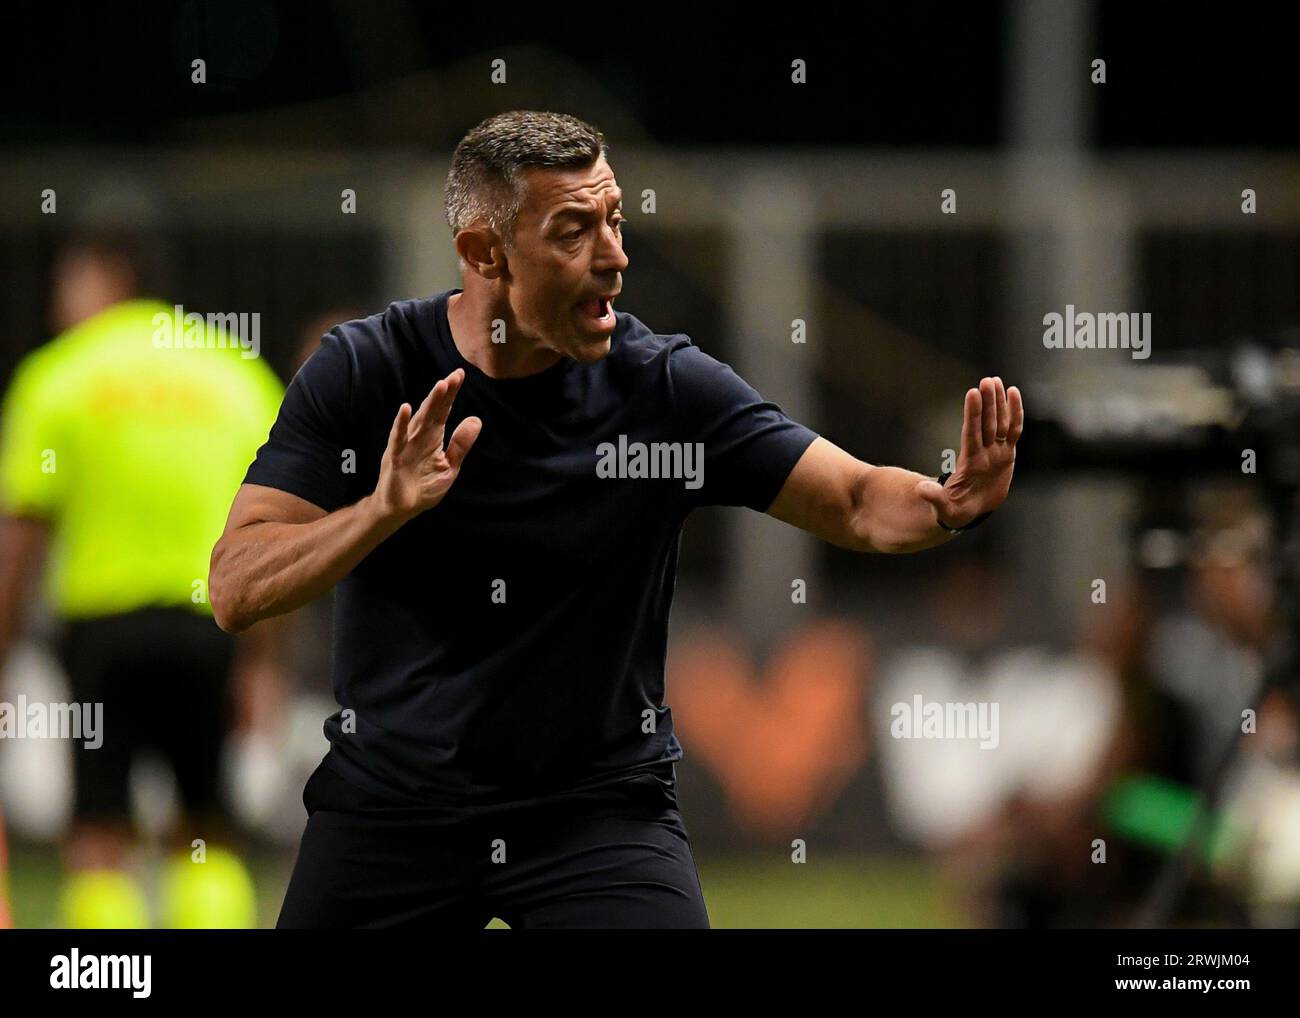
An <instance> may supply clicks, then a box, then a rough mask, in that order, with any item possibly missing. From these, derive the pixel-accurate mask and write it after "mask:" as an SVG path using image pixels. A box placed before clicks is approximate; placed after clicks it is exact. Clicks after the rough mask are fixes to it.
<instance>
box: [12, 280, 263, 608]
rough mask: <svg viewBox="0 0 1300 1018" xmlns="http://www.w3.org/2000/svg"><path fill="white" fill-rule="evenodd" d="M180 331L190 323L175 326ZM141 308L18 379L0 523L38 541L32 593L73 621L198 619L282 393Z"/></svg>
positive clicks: (230, 348) (44, 355)
mask: <svg viewBox="0 0 1300 1018" xmlns="http://www.w3.org/2000/svg"><path fill="white" fill-rule="evenodd" d="M186 317H189V316H186ZM186 327H187V326H186V323H185V322H184V321H180V320H177V316H176V315H175V313H174V311H173V309H172V308H171V307H169V306H168V305H166V304H163V303H161V302H159V301H154V300H129V301H123V302H121V303H119V304H115V305H113V306H112V307H110V308H107V309H105V310H104V311H102V312H100V313H99V314H97V315H94V316H93V317H91V318H88V319H87V320H86V321H84V322H82V323H80V324H78V325H76V326H74V327H73V328H71V329H69V330H68V331H67V332H64V333H62V334H61V335H59V336H58V337H56V338H55V339H53V340H51V341H50V342H49V343H47V344H46V345H45V346H43V347H41V348H39V349H37V350H35V351H33V352H32V353H30V354H29V355H28V356H27V357H25V358H24V359H23V360H22V361H21V362H20V363H19V365H18V368H17V370H16V371H15V373H14V377H13V381H12V383H11V384H10V387H9V391H8V392H7V393H6V395H5V400H4V405H3V411H2V413H0V511H3V512H4V513H6V514H8V515H11V516H31V517H37V518H41V519H44V520H46V521H48V522H49V524H50V525H51V528H52V532H51V538H52V541H51V546H50V549H49V558H48V560H47V566H46V572H45V577H44V582H45V593H46V596H47V597H48V598H49V601H50V604H51V605H52V607H53V608H54V609H55V611H57V612H58V613H59V614H60V615H62V616H64V617H69V618H85V617H92V616H99V615H107V614H113V613H116V612H123V611H130V610H132V609H135V608H139V607H144V606H147V605H178V606H185V607H189V608H192V609H193V610H194V611H196V612H198V613H200V614H211V608H210V607H209V605H208V597H207V582H208V561H209V558H210V556H211V553H212V546H213V545H214V544H215V543H216V541H217V539H218V538H219V537H220V536H221V531H222V528H223V527H224V525H225V520H226V515H227V513H228V512H229V510H230V503H231V500H232V499H233V498H234V495H235V491H236V490H237V489H238V488H239V485H240V482H241V481H242V480H243V476H244V472H245V470H246V469H247V467H248V464H249V463H250V462H252V460H253V458H254V456H255V455H256V453H257V449H258V447H259V446H260V445H261V444H262V443H263V442H265V441H266V437H267V433H268V431H269V430H270V427H271V424H272V422H273V421H274V420H275V416H276V413H277V411H278V409H279V406H280V401H281V399H282V398H283V396H284V387H283V386H282V385H281V383H280V380H279V379H278V378H277V377H276V375H275V373H274V372H273V371H272V370H271V368H270V367H269V366H268V365H267V364H266V363H265V362H264V361H263V360H262V359H261V358H260V357H259V356H250V354H251V353H253V352H254V350H255V348H251V349H246V348H244V347H241V345H240V344H239V341H238V339H237V338H236V337H233V336H229V335H228V334H226V333H224V332H222V331H221V330H220V329H219V328H217V327H213V326H210V325H208V324H206V321H205V322H204V323H199V322H197V321H193V322H192V323H191V324H190V325H189V326H188V327H189V330H190V331H189V339H190V341H189V343H188V344H187V343H186V342H183V341H182V338H183V337H184V335H185V329H186Z"/></svg>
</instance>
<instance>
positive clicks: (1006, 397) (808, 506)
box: [767, 377, 1025, 554]
mask: <svg viewBox="0 0 1300 1018" xmlns="http://www.w3.org/2000/svg"><path fill="white" fill-rule="evenodd" d="M1024 423H1025V411H1024V406H1023V404H1022V401H1021V398H1020V390H1019V389H1017V388H1016V387H1015V386H1012V387H1011V388H1010V389H1005V388H1003V385H1002V379H1001V378H996V377H994V378H984V379H981V380H980V384H979V388H978V389H968V390H967V391H966V404H965V415H964V418H963V421H962V429H961V448H960V451H959V453H958V457H957V464H956V467H955V469H954V470H953V473H952V476H951V477H950V478H948V481H947V483H946V484H944V485H943V487H940V486H939V484H938V482H937V481H936V480H935V478H932V477H927V476H926V475H924V474H918V473H915V472H913V471H911V470H904V469H902V468H901V467H885V466H873V465H872V464H870V463H864V462H862V461H861V460H859V459H856V458H855V457H853V456H850V455H849V454H848V453H847V452H845V451H844V450H843V449H841V448H839V447H838V446H836V445H835V444H834V443H832V442H828V441H827V440H826V439H824V438H818V439H817V441H815V442H813V444H812V445H810V446H809V447H808V450H807V452H805V453H804V454H803V456H802V457H800V459H799V462H798V463H796V464H795V467H794V469H793V470H792V471H791V472H790V476H789V477H788V478H787V479H786V482H785V484H784V485H783V486H782V488H781V491H780V493H779V494H778V495H777V497H776V500H775V501H774V502H773V503H772V505H771V506H770V507H769V508H768V510H767V512H768V514H769V515H771V516H774V517H776V518H777V519H778V520H782V521H783V522H785V523H790V524H792V525H793V526H796V527H799V528H800V529H802V530H807V531H808V532H809V533H811V534H815V535H816V536H817V537H820V538H821V539H822V540H824V541H829V542H830V543H831V544H834V545H838V546H839V547H841V548H848V549H850V550H852V551H863V552H882V553H886V554H902V553H904V552H912V551H922V550H923V549H925V548H933V547H934V546H936V545H939V544H945V543H947V542H948V541H950V540H951V539H952V537H953V535H952V534H951V533H950V532H949V531H947V530H944V529H943V527H941V526H939V521H940V520H942V521H943V522H944V523H945V524H946V525H947V526H949V527H953V528H959V527H964V526H966V525H967V524H968V523H970V522H971V521H972V520H974V519H975V518H976V517H977V516H980V515H982V514H983V513H986V512H992V511H993V510H994V509H996V508H997V507H998V506H1000V505H1001V504H1002V503H1003V502H1004V501H1006V497H1007V493H1008V492H1009V490H1010V488H1011V474H1012V471H1013V469H1014V466H1015V460H1016V442H1017V441H1018V440H1019V438H1020V433H1021V431H1022V430H1023V429H1024Z"/></svg>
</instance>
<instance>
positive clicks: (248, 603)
mask: <svg viewBox="0 0 1300 1018" xmlns="http://www.w3.org/2000/svg"><path fill="white" fill-rule="evenodd" d="M403 522H405V521H404V519H403V518H402V517H400V516H398V515H396V514H393V513H391V512H387V511H384V510H383V509H381V508H380V506H379V504H378V502H377V500H376V498H375V496H373V495H370V496H367V497H366V498H363V499H361V501H359V502H356V503H354V504H353V505H350V506H347V507H346V508H344V509H339V510H338V511H337V512H333V513H330V514H329V515H328V516H322V517H321V518H320V519H318V520H314V521H312V522H310V523H278V522H269V521H266V522H259V523H250V524H247V525H245V526H242V527H240V528H238V529H237V530H233V531H231V532H230V533H228V534H226V535H225V536H224V537H223V538H222V539H221V541H219V542H218V544H217V546H216V547H215V548H214V549H213V551H212V564H211V569H210V570H209V576H208V579H209V588H210V596H211V600H212V611H213V615H214V616H215V617H216V620H217V625H219V626H220V627H221V628H222V629H224V630H225V631H226V632H228V633H237V632H241V631H242V630H245V629H247V628H248V627H249V626H251V625H253V623H255V622H257V621H259V620H261V619H264V618H268V617H270V616H272V615H282V614H284V613H285V612H291V611H293V610H294V609H295V608H300V607H302V606H303V605H304V604H307V603H308V602H309V601H313V600H315V599H316V598H317V597H320V596H321V595H322V594H324V593H326V592H327V591H329V590H330V589H331V588H332V587H333V586H334V585H335V584H336V583H338V582H339V580H341V579H343V577H344V576H346V575H347V574H348V573H350V572H351V571H352V570H353V569H354V568H355V567H356V566H357V564H358V563H359V562H360V561H361V560H362V559H364V558H365V557H366V556H367V555H369V554H370V552H371V551H373V550H374V549H375V548H376V547H377V546H378V545H379V544H380V543H381V542H382V541H384V540H385V539H386V538H388V537H389V536H390V535H391V534H393V533H394V532H395V531H396V530H397V529H398V528H399V527H401V525H402V523H403Z"/></svg>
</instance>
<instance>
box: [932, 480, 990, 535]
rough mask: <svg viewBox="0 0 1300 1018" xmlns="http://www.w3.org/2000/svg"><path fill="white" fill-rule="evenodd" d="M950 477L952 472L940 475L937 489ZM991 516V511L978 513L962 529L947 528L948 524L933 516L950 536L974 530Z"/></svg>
mask: <svg viewBox="0 0 1300 1018" xmlns="http://www.w3.org/2000/svg"><path fill="white" fill-rule="evenodd" d="M951 476H952V471H951V470H945V471H944V472H943V473H942V474H940V475H939V487H941V488H942V487H943V486H944V485H945V484H947V483H948V478H949V477H951ZM992 515H993V513H992V511H990V512H986V513H980V515H978V516H976V517H975V518H974V519H973V520H971V521H970V522H969V523H967V524H966V526H964V527H950V526H948V524H946V523H944V522H943V520H940V519H938V515H937V514H936V516H935V519H936V522H937V523H938V524H939V526H941V527H943V529H944V530H946V531H948V533H950V534H964V533H966V531H968V530H974V529H975V528H976V527H978V526H979V525H980V524H981V523H983V522H984V521H985V520H987V519H988V518H989V517H990V516H992Z"/></svg>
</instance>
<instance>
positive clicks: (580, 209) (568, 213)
mask: <svg viewBox="0 0 1300 1018" xmlns="http://www.w3.org/2000/svg"><path fill="white" fill-rule="evenodd" d="M614 211H616V212H622V211H623V192H621V191H620V192H619V195H618V201H617V202H616V203H615V205H614ZM591 215H592V211H591V206H590V205H582V204H578V203H576V202H571V203H569V204H567V205H562V206H560V207H559V208H558V209H556V210H555V211H554V212H552V213H551V214H550V216H549V217H547V221H546V224H547V226H549V225H551V224H552V223H554V222H557V221H558V220H560V219H587V218H589V217H590V216H591Z"/></svg>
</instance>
